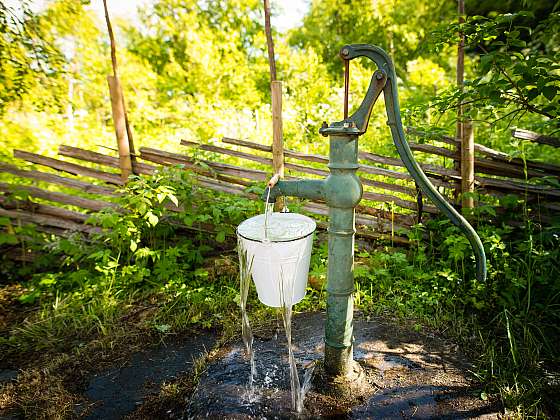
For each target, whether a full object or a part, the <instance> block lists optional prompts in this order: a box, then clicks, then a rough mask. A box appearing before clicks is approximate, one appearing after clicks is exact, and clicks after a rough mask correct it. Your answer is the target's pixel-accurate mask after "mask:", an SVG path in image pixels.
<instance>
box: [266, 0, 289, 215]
mask: <svg viewBox="0 0 560 420" xmlns="http://www.w3.org/2000/svg"><path fill="white" fill-rule="evenodd" d="M264 29H265V33H266V44H267V47H268V65H269V67H270V93H271V96H272V170H273V172H274V174H278V175H280V178H284V144H283V138H282V82H279V81H277V80H276V60H275V58H274V40H273V39H272V28H271V26H270V2H269V0H264ZM283 207H284V201H283V200H282V198H280V199H278V200H276V204H275V205H274V209H275V210H276V211H280V210H282V208H283Z"/></svg>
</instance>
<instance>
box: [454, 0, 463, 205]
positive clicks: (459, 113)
mask: <svg viewBox="0 0 560 420" xmlns="http://www.w3.org/2000/svg"><path fill="white" fill-rule="evenodd" d="M457 13H458V17H459V24H461V23H464V22H465V0H457ZM464 78H465V34H464V33H463V32H462V31H461V32H459V44H458V45H457V87H458V88H459V89H460V90H463V87H464V85H465V81H464ZM455 137H456V138H457V139H462V138H463V105H462V104H459V106H458V107H457V130H456V134H455ZM455 150H456V152H457V154H459V153H460V149H459V145H457V146H456V149H455ZM453 167H454V169H455V170H456V171H459V170H460V167H461V162H460V161H457V160H455V161H454V162H453ZM454 196H455V201H457V198H458V189H456V190H455V194H454Z"/></svg>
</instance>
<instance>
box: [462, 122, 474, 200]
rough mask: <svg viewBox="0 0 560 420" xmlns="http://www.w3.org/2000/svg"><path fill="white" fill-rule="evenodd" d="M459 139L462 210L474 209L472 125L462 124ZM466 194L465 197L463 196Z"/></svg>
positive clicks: (469, 123)
mask: <svg viewBox="0 0 560 420" xmlns="http://www.w3.org/2000/svg"><path fill="white" fill-rule="evenodd" d="M462 134H463V137H462V138H461V193H462V197H461V201H462V205H463V208H466V209H472V208H474V199H473V197H472V194H470V193H473V192H474V128H473V125H472V123H471V122H470V121H469V122H464V123H463V133H462ZM465 194H466V195H465Z"/></svg>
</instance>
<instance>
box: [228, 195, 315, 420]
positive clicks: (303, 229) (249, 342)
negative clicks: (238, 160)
mask: <svg viewBox="0 0 560 420" xmlns="http://www.w3.org/2000/svg"><path fill="white" fill-rule="evenodd" d="M268 194H269V195H270V190H269V192H268ZM273 206H274V204H273V203H268V197H267V204H266V208H265V214H264V215H261V216H256V217H253V218H251V219H249V220H248V221H246V222H244V223H243V235H244V236H245V237H246V238H249V239H253V240H257V241H259V242H262V244H263V246H268V245H270V244H271V241H280V242H281V241H282V240H290V239H293V238H297V237H301V236H302V235H307V234H309V233H308V232H313V230H314V229H315V222H313V221H312V220H311V219H309V220H310V223H309V222H307V221H305V220H304V221H303V222H302V219H301V216H300V215H295V216H299V218H298V219H295V218H294V220H287V218H290V217H289V216H290V215H289V214H288V215H286V214H284V215H283V220H282V221H281V222H280V221H279V220H278V219H275V218H274V217H273V215H274V213H272V212H273ZM286 216H287V217H286ZM286 222H288V223H286ZM290 222H292V223H290ZM239 230H240V229H238V232H239ZM238 252H239V263H240V278H241V280H240V286H241V290H240V295H241V296H240V297H241V302H240V303H241V305H240V306H241V313H242V324H241V330H242V337H243V343H244V345H245V352H246V354H247V356H248V358H249V362H250V366H251V372H250V376H249V386H248V395H247V397H248V398H247V400H249V402H250V401H254V400H255V398H256V395H255V389H254V380H255V377H256V374H257V372H256V366H255V355H254V352H253V333H252V330H251V326H250V324H249V318H248V315H247V296H248V292H249V287H250V284H251V271H252V265H253V258H252V257H249V255H250V253H249V252H248V251H247V249H245V248H244V246H243V242H242V241H239V245H238ZM301 258H302V253H300V254H299V255H298V257H297V262H296V264H295V267H298V266H299V263H300V260H301ZM286 275H287V276H289V277H290V278H287V279H285V278H284V271H283V270H282V266H280V281H279V282H278V289H279V296H280V302H281V307H280V312H281V314H282V321H283V324H284V330H285V332H286V341H287V347H288V363H289V372H290V385H291V386H290V388H291V400H292V409H293V410H294V411H296V412H298V413H301V412H302V410H303V402H304V399H305V395H306V393H307V392H308V391H309V389H310V387H311V378H312V375H313V370H314V366H313V365H312V366H310V367H308V368H307V369H306V371H305V374H304V378H303V384H300V380H299V376H298V371H297V363H296V360H295V357H294V352H293V347H292V308H293V302H294V283H295V277H296V270H294V271H293V273H292V272H290V273H287V274H286ZM285 280H287V281H285ZM286 286H287V287H286ZM265 374H266V372H265Z"/></svg>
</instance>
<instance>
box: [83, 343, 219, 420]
mask: <svg viewBox="0 0 560 420" xmlns="http://www.w3.org/2000/svg"><path fill="white" fill-rule="evenodd" d="M215 341H216V340H215V338H214V337H213V336H212V335H210V334H199V335H193V336H189V337H186V338H185V339H184V340H182V341H178V342H170V343H167V344H166V345H162V346H160V347H157V348H148V349H146V350H144V351H141V352H137V353H134V354H133V355H132V356H131V358H130V360H129V361H128V362H127V363H125V364H123V365H122V366H116V367H113V368H112V369H110V370H108V371H105V372H102V373H100V374H98V375H95V376H94V377H92V378H91V379H90V380H89V384H88V386H87V390H86V392H85V397H86V398H87V399H88V400H89V401H90V403H91V405H90V409H89V410H88V413H89V415H88V416H87V417H86V418H87V419H92V420H93V419H100V420H101V419H103V420H112V419H120V418H123V417H124V416H126V415H129V414H131V413H132V412H134V411H135V410H136V409H138V408H139V407H140V406H141V405H142V404H143V403H144V400H145V399H146V398H147V397H149V396H150V395H155V394H158V393H159V392H160V387H161V384H162V383H163V382H164V381H173V380H174V379H176V378H177V377H179V376H181V375H190V374H191V372H192V369H193V366H194V362H195V360H196V359H198V358H199V357H201V356H202V355H204V354H205V353H206V352H207V351H210V350H211V349H212V347H213V346H214V344H215ZM169 414H171V412H170V413H169Z"/></svg>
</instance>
